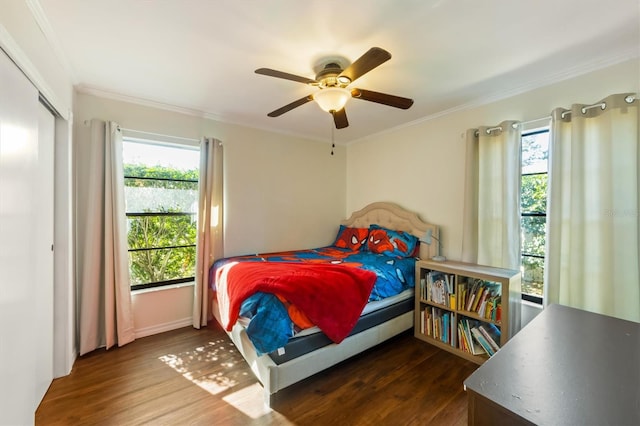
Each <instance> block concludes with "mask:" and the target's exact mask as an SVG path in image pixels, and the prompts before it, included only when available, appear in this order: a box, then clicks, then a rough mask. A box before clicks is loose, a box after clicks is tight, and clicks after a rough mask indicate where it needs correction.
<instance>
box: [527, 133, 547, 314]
mask: <svg viewBox="0 0 640 426" xmlns="http://www.w3.org/2000/svg"><path fill="white" fill-rule="evenodd" d="M544 133H546V134H549V135H550V134H551V127H550V126H541V127H536V128H535V129H530V130H523V131H522V133H521V135H520V151H521V152H522V139H523V138H525V137H527V136H533V135H539V134H544ZM547 149H548V148H547ZM548 161H549V154H548V151H547V168H546V171H544V172H533V173H522V160H521V162H520V185H522V179H523V177H524V176H535V175H546V176H547V191H548V189H549V187H548V183H549V178H548V176H549V163H548ZM545 195H546V196H547V199H548V192H547V194H545ZM520 205H521V206H522V195H520ZM547 210H548V208H546V205H545V211H544V212H540V211H523V210H522V209H521V211H520V223H522V220H523V218H527V217H544V222H545V241H546V239H547V226H546V225H547ZM520 230H521V232H522V231H523V228H522V225H521V226H520ZM523 244H524V241H521V243H520V249H521V251H520V265H521V268H522V265H523V262H522V261H523V259H524V258H525V257H529V258H536V259H542V260H543V265H544V264H546V256H547V253H546V244H545V250H544V255H543V256H541V255H539V254H534V253H525V252H524V250H523V247H522V246H523ZM523 274H524V269H523ZM543 277H544V271H543ZM543 286H544V281H543ZM543 288H544V287H543ZM521 297H522V300H524V301H527V302H531V303H535V304H538V305H542V304H543V301H544V292H543V294H542V296H536V295H533V294H529V293H521Z"/></svg>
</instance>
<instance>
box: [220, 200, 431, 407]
mask: <svg viewBox="0 0 640 426" xmlns="http://www.w3.org/2000/svg"><path fill="white" fill-rule="evenodd" d="M341 224H342V225H345V226H350V227H358V228H368V227H369V225H371V224H378V225H380V226H383V227H385V228H389V229H394V230H398V231H405V232H408V233H410V234H412V235H415V236H416V237H418V238H421V237H422V236H424V235H425V233H426V232H427V230H429V229H431V232H432V235H433V237H435V239H436V241H439V234H438V227H437V226H435V225H431V224H429V223H426V222H424V221H422V220H421V219H420V218H419V217H418V215H417V214H416V213H413V212H409V211H407V210H405V209H403V208H402V207H400V206H398V205H396V204H392V203H386V202H378V203H372V204H369V205H368V206H366V207H365V208H363V209H362V210H358V211H356V212H354V213H353V214H352V215H351V217H349V218H348V219H347V220H345V221H343V222H341ZM438 254H439V253H438V244H431V245H427V244H424V243H421V244H420V258H422V259H429V258H431V257H433V256H436V255H438ZM212 311H213V315H214V317H215V318H216V320H217V321H218V323H221V321H220V312H219V309H218V305H217V302H216V300H215V298H213V309H212ZM413 317H414V315H413V311H412V312H407V313H405V314H403V315H401V316H399V317H396V318H393V319H392V320H390V321H387V322H384V323H382V324H380V325H377V326H375V327H372V328H369V329H367V330H364V331H362V332H360V333H357V334H354V335H352V336H349V337H347V338H346V339H345V340H343V341H342V342H341V343H340V344H335V343H334V344H330V345H328V346H325V347H323V348H320V349H318V350H315V351H313V352H311V353H308V354H305V355H302V356H300V357H298V358H295V359H292V360H290V361H287V362H285V363H282V364H279V365H278V364H276V363H275V362H274V361H273V360H272V359H271V358H270V357H269V356H268V355H263V356H260V357H259V356H257V354H256V351H255V349H254V347H253V344H252V343H251V341H250V340H249V338H248V337H247V334H246V332H245V330H244V328H243V327H242V326H240V325H239V324H237V323H236V325H234V327H233V329H232V330H231V331H230V332H228V333H227V334H229V336H230V337H231V340H232V341H233V343H234V344H235V346H236V348H237V349H238V351H239V352H240V353H241V354H242V356H243V357H244V359H245V360H246V361H247V363H248V364H249V366H250V367H251V370H252V371H253V373H254V374H255V375H256V377H257V378H258V380H259V381H260V382H261V383H262V385H263V387H264V401H265V403H266V404H267V405H268V406H271V405H272V404H273V403H274V402H275V401H276V396H277V392H278V391H280V390H282V389H284V388H286V387H287V386H290V385H292V384H294V383H297V382H299V381H301V380H303V379H306V378H307V377H310V376H312V375H314V374H316V373H318V372H320V371H322V370H325V369H327V368H329V367H331V366H333V365H335V364H337V363H339V362H341V361H344V360H345V359H347V358H350V357H352V356H354V355H356V354H359V353H361V352H363V351H364V350H366V349H369V348H371V347H373V346H375V345H377V344H379V343H381V342H383V341H385V340H387V339H389V338H391V337H393V336H396V335H397V334H400V333H402V332H403V331H405V330H408V329H410V328H411V327H413Z"/></svg>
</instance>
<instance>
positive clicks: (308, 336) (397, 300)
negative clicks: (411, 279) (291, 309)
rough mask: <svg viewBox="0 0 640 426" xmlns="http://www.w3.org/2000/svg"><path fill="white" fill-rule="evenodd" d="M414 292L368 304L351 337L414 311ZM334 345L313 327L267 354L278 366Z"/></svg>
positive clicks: (409, 291)
mask: <svg viewBox="0 0 640 426" xmlns="http://www.w3.org/2000/svg"><path fill="white" fill-rule="evenodd" d="M413 296H414V290H413V289H407V290H405V291H403V292H402V293H399V294H397V295H395V296H391V297H388V298H386V299H383V300H376V301H373V302H370V303H368V304H367V305H366V306H365V308H364V309H363V311H362V315H361V316H360V319H359V320H358V322H357V323H356V325H355V327H354V328H353V330H352V331H351V333H349V336H352V335H354V334H358V333H360V332H362V331H365V330H368V329H370V328H372V327H375V326H377V325H379V324H382V323H384V322H386V321H389V320H390V319H392V318H395V317H397V316H399V315H402V314H404V313H406V312H411V311H412V310H413V309H414V297H413ZM330 344H333V342H332V341H331V340H330V339H329V338H328V337H327V336H326V335H325V334H324V333H322V332H321V331H320V329H318V327H311V328H308V329H306V330H303V331H302V332H300V333H298V334H296V335H295V336H294V337H292V338H290V339H289V342H288V343H287V345H285V346H284V347H283V348H280V349H278V350H276V351H273V352H270V353H269V354H267V355H268V356H269V357H270V358H271V359H272V360H273V361H274V362H275V363H276V364H282V363H285V362H287V361H290V360H292V359H294V358H297V357H299V356H301V355H304V354H307V353H309V352H312V351H314V350H316V349H319V348H322V347H324V346H327V345H330Z"/></svg>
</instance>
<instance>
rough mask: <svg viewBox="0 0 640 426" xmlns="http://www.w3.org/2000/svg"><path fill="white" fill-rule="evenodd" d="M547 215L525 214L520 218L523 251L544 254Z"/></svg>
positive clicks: (524, 252)
mask: <svg viewBox="0 0 640 426" xmlns="http://www.w3.org/2000/svg"><path fill="white" fill-rule="evenodd" d="M545 223H546V217H540V216H528V217H527V216H525V217H522V218H520V228H521V229H522V253H523V254H532V255H536V256H544V244H545Z"/></svg>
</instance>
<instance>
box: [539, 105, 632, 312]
mask: <svg viewBox="0 0 640 426" xmlns="http://www.w3.org/2000/svg"><path fill="white" fill-rule="evenodd" d="M632 99H634V97H632V96H629V95H625V94H623V95H612V96H609V97H607V98H606V99H604V100H603V101H601V102H600V103H598V104H596V106H595V107H593V108H590V107H589V108H586V109H583V108H585V106H586V105H573V106H572V108H571V110H565V109H561V108H558V109H556V110H554V111H553V113H552V129H551V140H550V148H549V149H550V154H549V203H548V217H547V229H548V231H547V235H548V236H547V261H546V263H547V264H546V267H545V271H546V275H547V276H546V278H545V289H544V301H545V304H549V303H559V304H562V305H568V306H572V307H576V308H579V309H584V310H588V311H592V312H597V313H601V314H605V315H609V316H614V317H618V318H622V319H627V320H632V321H640V268H639V262H638V258H639V257H640V252H639V244H640V239H639V227H638V222H639V218H640V213H639V212H640V210H639V204H638V192H639V190H640V185H639V179H640V171H639V170H638V164H639V155H640V153H639V150H638V145H639V143H640V140H639V132H638V122H639V118H638V114H639V112H638V111H639V108H638V100H637V98H636V99H635V100H632ZM629 101H631V102H629ZM603 105H604V109H602V106H603Z"/></svg>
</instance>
